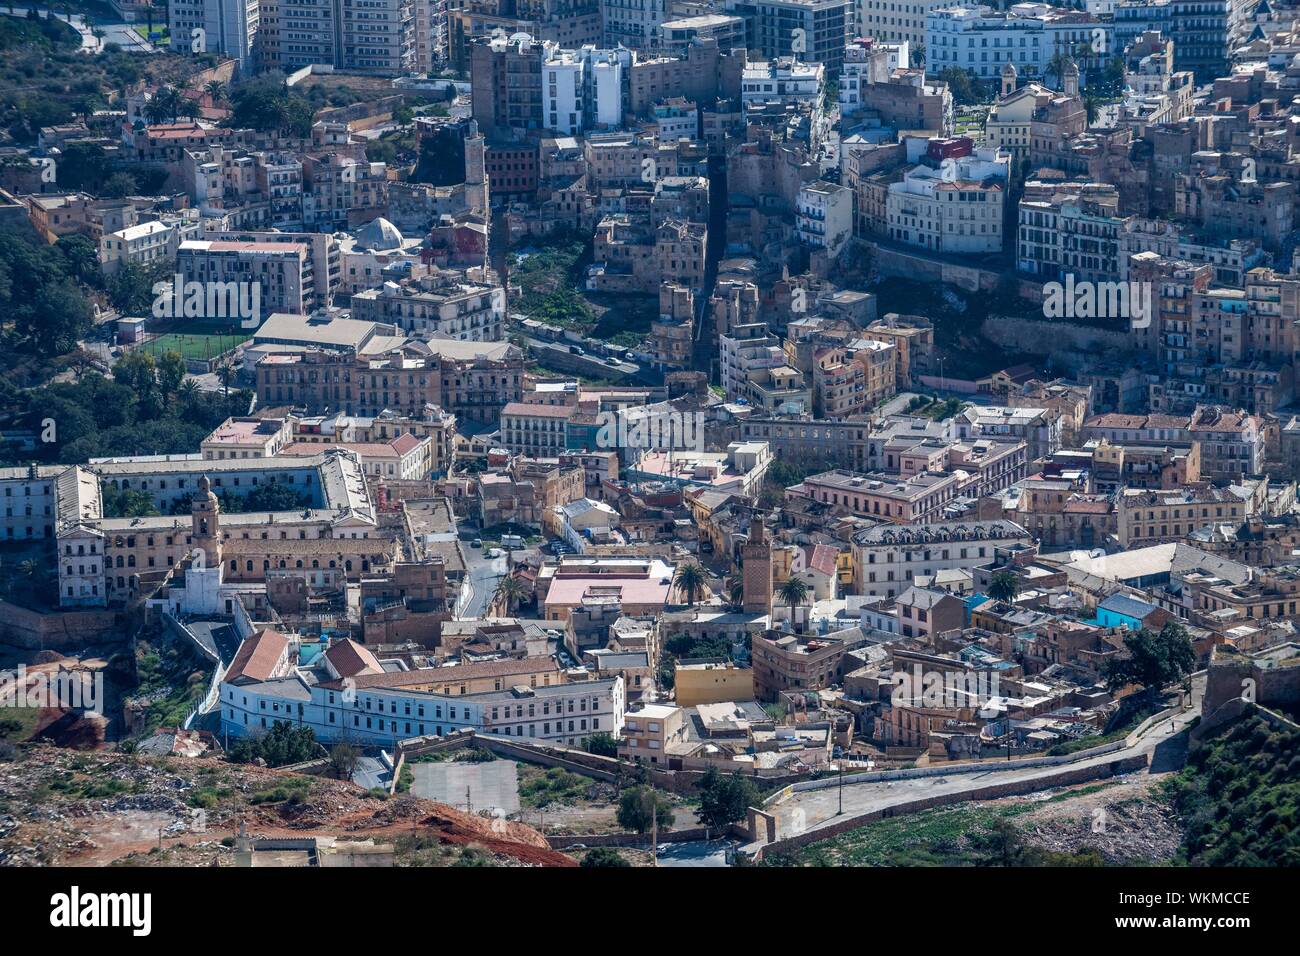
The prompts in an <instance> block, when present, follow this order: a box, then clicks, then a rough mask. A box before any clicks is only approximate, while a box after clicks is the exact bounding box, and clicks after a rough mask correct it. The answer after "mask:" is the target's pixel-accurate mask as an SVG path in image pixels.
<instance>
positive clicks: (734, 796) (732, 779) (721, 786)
mask: <svg viewBox="0 0 1300 956" xmlns="http://www.w3.org/2000/svg"><path fill="white" fill-rule="evenodd" d="M699 794H700V809H699V810H697V811H696V814H697V815H698V816H699V818H700V822H701V823H703V824H704V825H705V826H706V827H709V828H710V829H722V828H723V827H726V826H728V825H729V824H732V823H736V822H738V821H740V820H743V819H744V818H745V814H746V813H748V812H749V808H750V807H752V806H754V805H756V804H757V803H758V787H756V786H754V782H753V781H752V780H750V779H749V778H747V777H743V776H741V775H740V774H739V773H733V774H731V775H730V776H726V777H724V776H723V775H722V774H720V773H719V772H718V770H717V768H716V767H709V769H708V770H706V771H705V772H704V776H703V777H702V778H701V779H700V786H699Z"/></svg>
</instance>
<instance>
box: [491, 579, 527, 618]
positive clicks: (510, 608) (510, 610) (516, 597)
mask: <svg viewBox="0 0 1300 956" xmlns="http://www.w3.org/2000/svg"><path fill="white" fill-rule="evenodd" d="M527 597H528V589H527V588H526V587H524V582H523V581H520V580H519V579H518V578H517V577H515V576H514V575H511V574H507V575H506V576H505V577H503V578H502V579H501V580H500V581H498V582H497V589H496V592H495V593H494V594H493V595H492V599H493V601H495V602H500V603H501V605H502V607H504V608H505V611H506V615H507V616H509V615H511V614H514V613H515V608H517V607H518V606H519V605H520V604H522V603H523V601H524V600H525V599H526V598H527Z"/></svg>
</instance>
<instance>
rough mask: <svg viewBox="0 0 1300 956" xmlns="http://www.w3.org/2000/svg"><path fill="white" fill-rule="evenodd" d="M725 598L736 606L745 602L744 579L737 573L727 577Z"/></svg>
mask: <svg viewBox="0 0 1300 956" xmlns="http://www.w3.org/2000/svg"><path fill="white" fill-rule="evenodd" d="M727 600H729V601H730V602H731V603H732V604H734V605H736V606H737V607H739V606H740V605H742V604H744V603H745V579H744V578H743V577H741V576H740V575H739V574H733V575H732V576H731V577H729V578H727Z"/></svg>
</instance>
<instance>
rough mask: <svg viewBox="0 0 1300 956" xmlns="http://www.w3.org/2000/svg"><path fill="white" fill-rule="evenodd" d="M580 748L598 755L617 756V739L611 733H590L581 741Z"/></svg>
mask: <svg viewBox="0 0 1300 956" xmlns="http://www.w3.org/2000/svg"><path fill="white" fill-rule="evenodd" d="M582 748H583V749H584V750H586V751H587V753H589V754H595V755H596V756H598V757H617V756H618V741H617V740H615V739H614V737H613V736H612V735H611V734H606V733H599V734H592V735H591V736H590V737H587V738H585V739H584V740H583V741H582Z"/></svg>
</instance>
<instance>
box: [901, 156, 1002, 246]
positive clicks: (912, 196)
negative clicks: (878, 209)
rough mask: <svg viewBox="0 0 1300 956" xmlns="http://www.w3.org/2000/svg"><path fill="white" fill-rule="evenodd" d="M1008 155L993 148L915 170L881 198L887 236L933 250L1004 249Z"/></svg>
mask: <svg viewBox="0 0 1300 956" xmlns="http://www.w3.org/2000/svg"><path fill="white" fill-rule="evenodd" d="M1010 165H1011V163H1010V157H1009V156H1008V155H1007V154H1006V153H1003V152H1000V151H998V150H993V149H977V150H976V151H975V152H974V153H973V154H972V155H970V156H963V157H959V158H956V157H955V158H950V159H945V160H944V161H943V164H942V165H941V166H940V167H939V168H938V169H934V168H932V167H929V166H916V167H914V168H912V169H910V170H908V172H907V173H906V174H905V175H904V177H903V179H902V180H900V181H899V182H896V183H890V185H889V192H888V193H887V195H886V197H885V220H886V222H887V224H888V230H889V233H888V234H889V238H891V239H893V240H894V241H895V242H902V243H906V244H908V245H913V246H920V247H922V248H924V249H929V250H931V251H934V252H949V253H986V252H998V251H1000V250H1001V249H1002V223H1003V214H1004V208H1005V200H1006V195H1007V180H1008V173H1009V172H1010Z"/></svg>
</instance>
